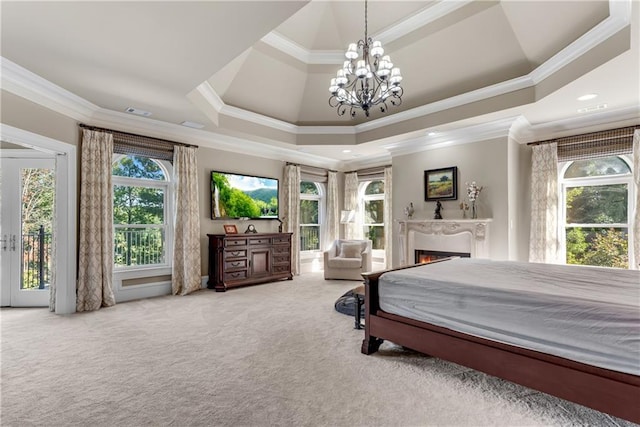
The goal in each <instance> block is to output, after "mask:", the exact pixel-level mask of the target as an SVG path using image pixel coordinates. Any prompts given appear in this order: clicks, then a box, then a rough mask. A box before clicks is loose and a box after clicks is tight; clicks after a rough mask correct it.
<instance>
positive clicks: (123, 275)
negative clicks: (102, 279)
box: [113, 265, 172, 280]
mask: <svg viewBox="0 0 640 427" xmlns="http://www.w3.org/2000/svg"><path fill="white" fill-rule="evenodd" d="M171 270H172V268H171V266H168V265H163V266H153V267H135V268H126V269H114V270H113V278H114V279H118V280H127V279H141V278H144V277H154V276H165V275H167V274H171Z"/></svg>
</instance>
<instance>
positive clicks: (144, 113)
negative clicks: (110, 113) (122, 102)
mask: <svg viewBox="0 0 640 427" xmlns="http://www.w3.org/2000/svg"><path fill="white" fill-rule="evenodd" d="M124 111H126V112H127V113H131V114H136V115H138V116H144V117H149V116H150V115H151V113H150V112H148V111H144V110H141V109H139V108H133V107H127V109H126V110H124Z"/></svg>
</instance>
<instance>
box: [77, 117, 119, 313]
mask: <svg viewBox="0 0 640 427" xmlns="http://www.w3.org/2000/svg"><path fill="white" fill-rule="evenodd" d="M112 158H113V135H111V134H110V133H105V132H98V131H92V130H88V129H83V131H82V150H81V158H80V210H79V215H80V228H79V230H78V238H79V242H78V292H77V300H76V310H77V311H91V310H97V309H99V308H100V307H109V306H112V305H114V304H115V303H116V301H115V298H114V297H113V284H112V280H113V277H112V276H113V194H112V189H111V162H112Z"/></svg>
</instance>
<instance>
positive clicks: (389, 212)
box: [383, 166, 393, 268]
mask: <svg viewBox="0 0 640 427" xmlns="http://www.w3.org/2000/svg"><path fill="white" fill-rule="evenodd" d="M392 188H393V179H392V168H391V166H387V167H385V168H384V215H383V217H384V263H385V268H392V267H393V191H392Z"/></svg>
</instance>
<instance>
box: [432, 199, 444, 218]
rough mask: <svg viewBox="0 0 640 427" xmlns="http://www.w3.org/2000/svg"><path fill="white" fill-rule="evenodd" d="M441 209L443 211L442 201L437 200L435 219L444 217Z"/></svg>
mask: <svg viewBox="0 0 640 427" xmlns="http://www.w3.org/2000/svg"><path fill="white" fill-rule="evenodd" d="M440 211H442V203H440V200H438V201H437V202H436V210H435V211H434V212H433V219H442V213H441V212H440Z"/></svg>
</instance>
